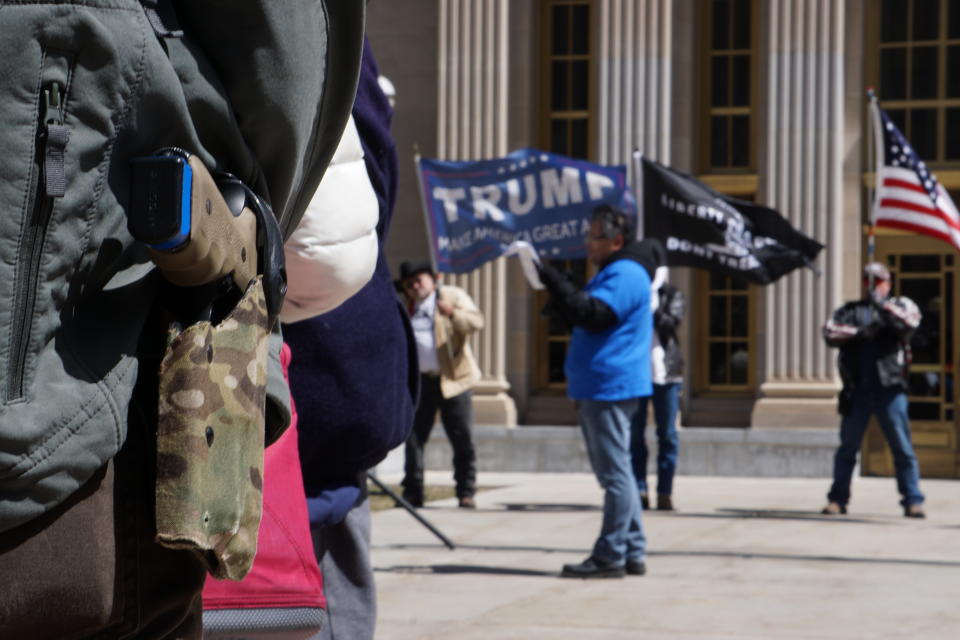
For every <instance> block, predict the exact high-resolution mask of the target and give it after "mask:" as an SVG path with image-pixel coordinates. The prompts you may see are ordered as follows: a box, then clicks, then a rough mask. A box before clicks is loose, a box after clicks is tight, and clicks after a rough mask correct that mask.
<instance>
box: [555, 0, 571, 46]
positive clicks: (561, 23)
mask: <svg viewBox="0 0 960 640" xmlns="http://www.w3.org/2000/svg"><path fill="white" fill-rule="evenodd" d="M569 51H570V7H569V6H567V5H562V4H561V5H557V6H555V7H554V8H553V43H552V47H551V52H552V53H554V54H559V55H563V54H565V53H569Z"/></svg>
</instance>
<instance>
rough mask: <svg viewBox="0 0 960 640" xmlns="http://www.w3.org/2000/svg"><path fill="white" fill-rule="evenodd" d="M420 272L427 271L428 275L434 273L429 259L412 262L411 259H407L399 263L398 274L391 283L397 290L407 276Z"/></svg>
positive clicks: (410, 276)
mask: <svg viewBox="0 0 960 640" xmlns="http://www.w3.org/2000/svg"><path fill="white" fill-rule="evenodd" d="M421 273H429V274H430V275H434V273H433V266H431V264H430V262H429V261H421V262H414V261H412V260H407V261H405V262H402V263H400V276H399V277H398V278H397V279H396V280H394V281H393V284H394V286H396V288H397V290H398V291H399V290H400V289H401V287H402V286H403V281H404V280H406V279H407V278H412V277H413V276H415V275H418V274H421Z"/></svg>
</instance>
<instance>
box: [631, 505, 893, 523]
mask: <svg viewBox="0 0 960 640" xmlns="http://www.w3.org/2000/svg"><path fill="white" fill-rule="evenodd" d="M650 513H653V511H652V510H651V512H650ZM656 513H658V514H664V515H668V516H669V517H673V518H728V519H729V518H737V519H741V520H742V519H745V518H761V519H766V520H807V521H812V522H846V523H851V524H852V523H857V524H880V525H895V526H902V525H903V524H904V521H903V519H902V518H900V517H899V516H898V518H899V519H898V520H891V519H887V517H886V516H876V517H870V518H857V517H853V516H849V515H844V516H825V515H821V514H820V513H819V512H817V511H802V510H789V509H734V508H718V509H717V510H716V512H714V513H702V512H688V511H659V512H656ZM647 514H648V512H646V511H645V512H644V516H646V515H647ZM890 517H893V516H890Z"/></svg>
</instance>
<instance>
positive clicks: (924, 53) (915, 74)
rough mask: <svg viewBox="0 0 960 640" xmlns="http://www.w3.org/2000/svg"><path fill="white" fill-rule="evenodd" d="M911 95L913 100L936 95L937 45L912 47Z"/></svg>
mask: <svg viewBox="0 0 960 640" xmlns="http://www.w3.org/2000/svg"><path fill="white" fill-rule="evenodd" d="M912 67H913V68H912V73H911V76H912V78H913V79H912V82H911V85H912V86H911V91H910V93H911V97H912V98H913V99H914V100H919V99H923V98H936V97H937V47H914V48H913V63H912Z"/></svg>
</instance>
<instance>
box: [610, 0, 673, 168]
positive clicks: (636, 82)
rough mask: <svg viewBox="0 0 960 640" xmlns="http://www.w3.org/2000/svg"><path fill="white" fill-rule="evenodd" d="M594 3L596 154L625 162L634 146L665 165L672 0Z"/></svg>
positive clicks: (669, 86) (668, 128) (669, 99)
mask: <svg viewBox="0 0 960 640" xmlns="http://www.w3.org/2000/svg"><path fill="white" fill-rule="evenodd" d="M599 4H600V6H599V8H600V11H599V18H600V26H599V29H597V30H596V31H595V33H598V34H599V38H600V42H599V45H600V46H599V51H598V55H597V59H598V64H599V74H598V76H599V83H598V87H599V88H598V91H597V104H598V107H599V118H598V120H599V125H598V132H597V140H598V142H599V148H598V149H597V159H598V160H599V162H600V163H602V164H614V163H627V164H628V166H629V165H630V163H631V154H632V153H633V150H634V148H638V149H640V151H641V152H642V153H643V154H644V155H645V156H646V157H648V158H652V159H655V160H658V161H660V162H663V163H665V164H669V163H670V135H671V131H670V128H671V118H670V115H671V108H670V101H671V98H672V95H673V91H672V87H671V80H672V75H673V71H672V68H671V66H672V55H671V54H672V47H673V38H672V33H673V0H602V1H601V2H600V3H599ZM631 171H632V169H631Z"/></svg>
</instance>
